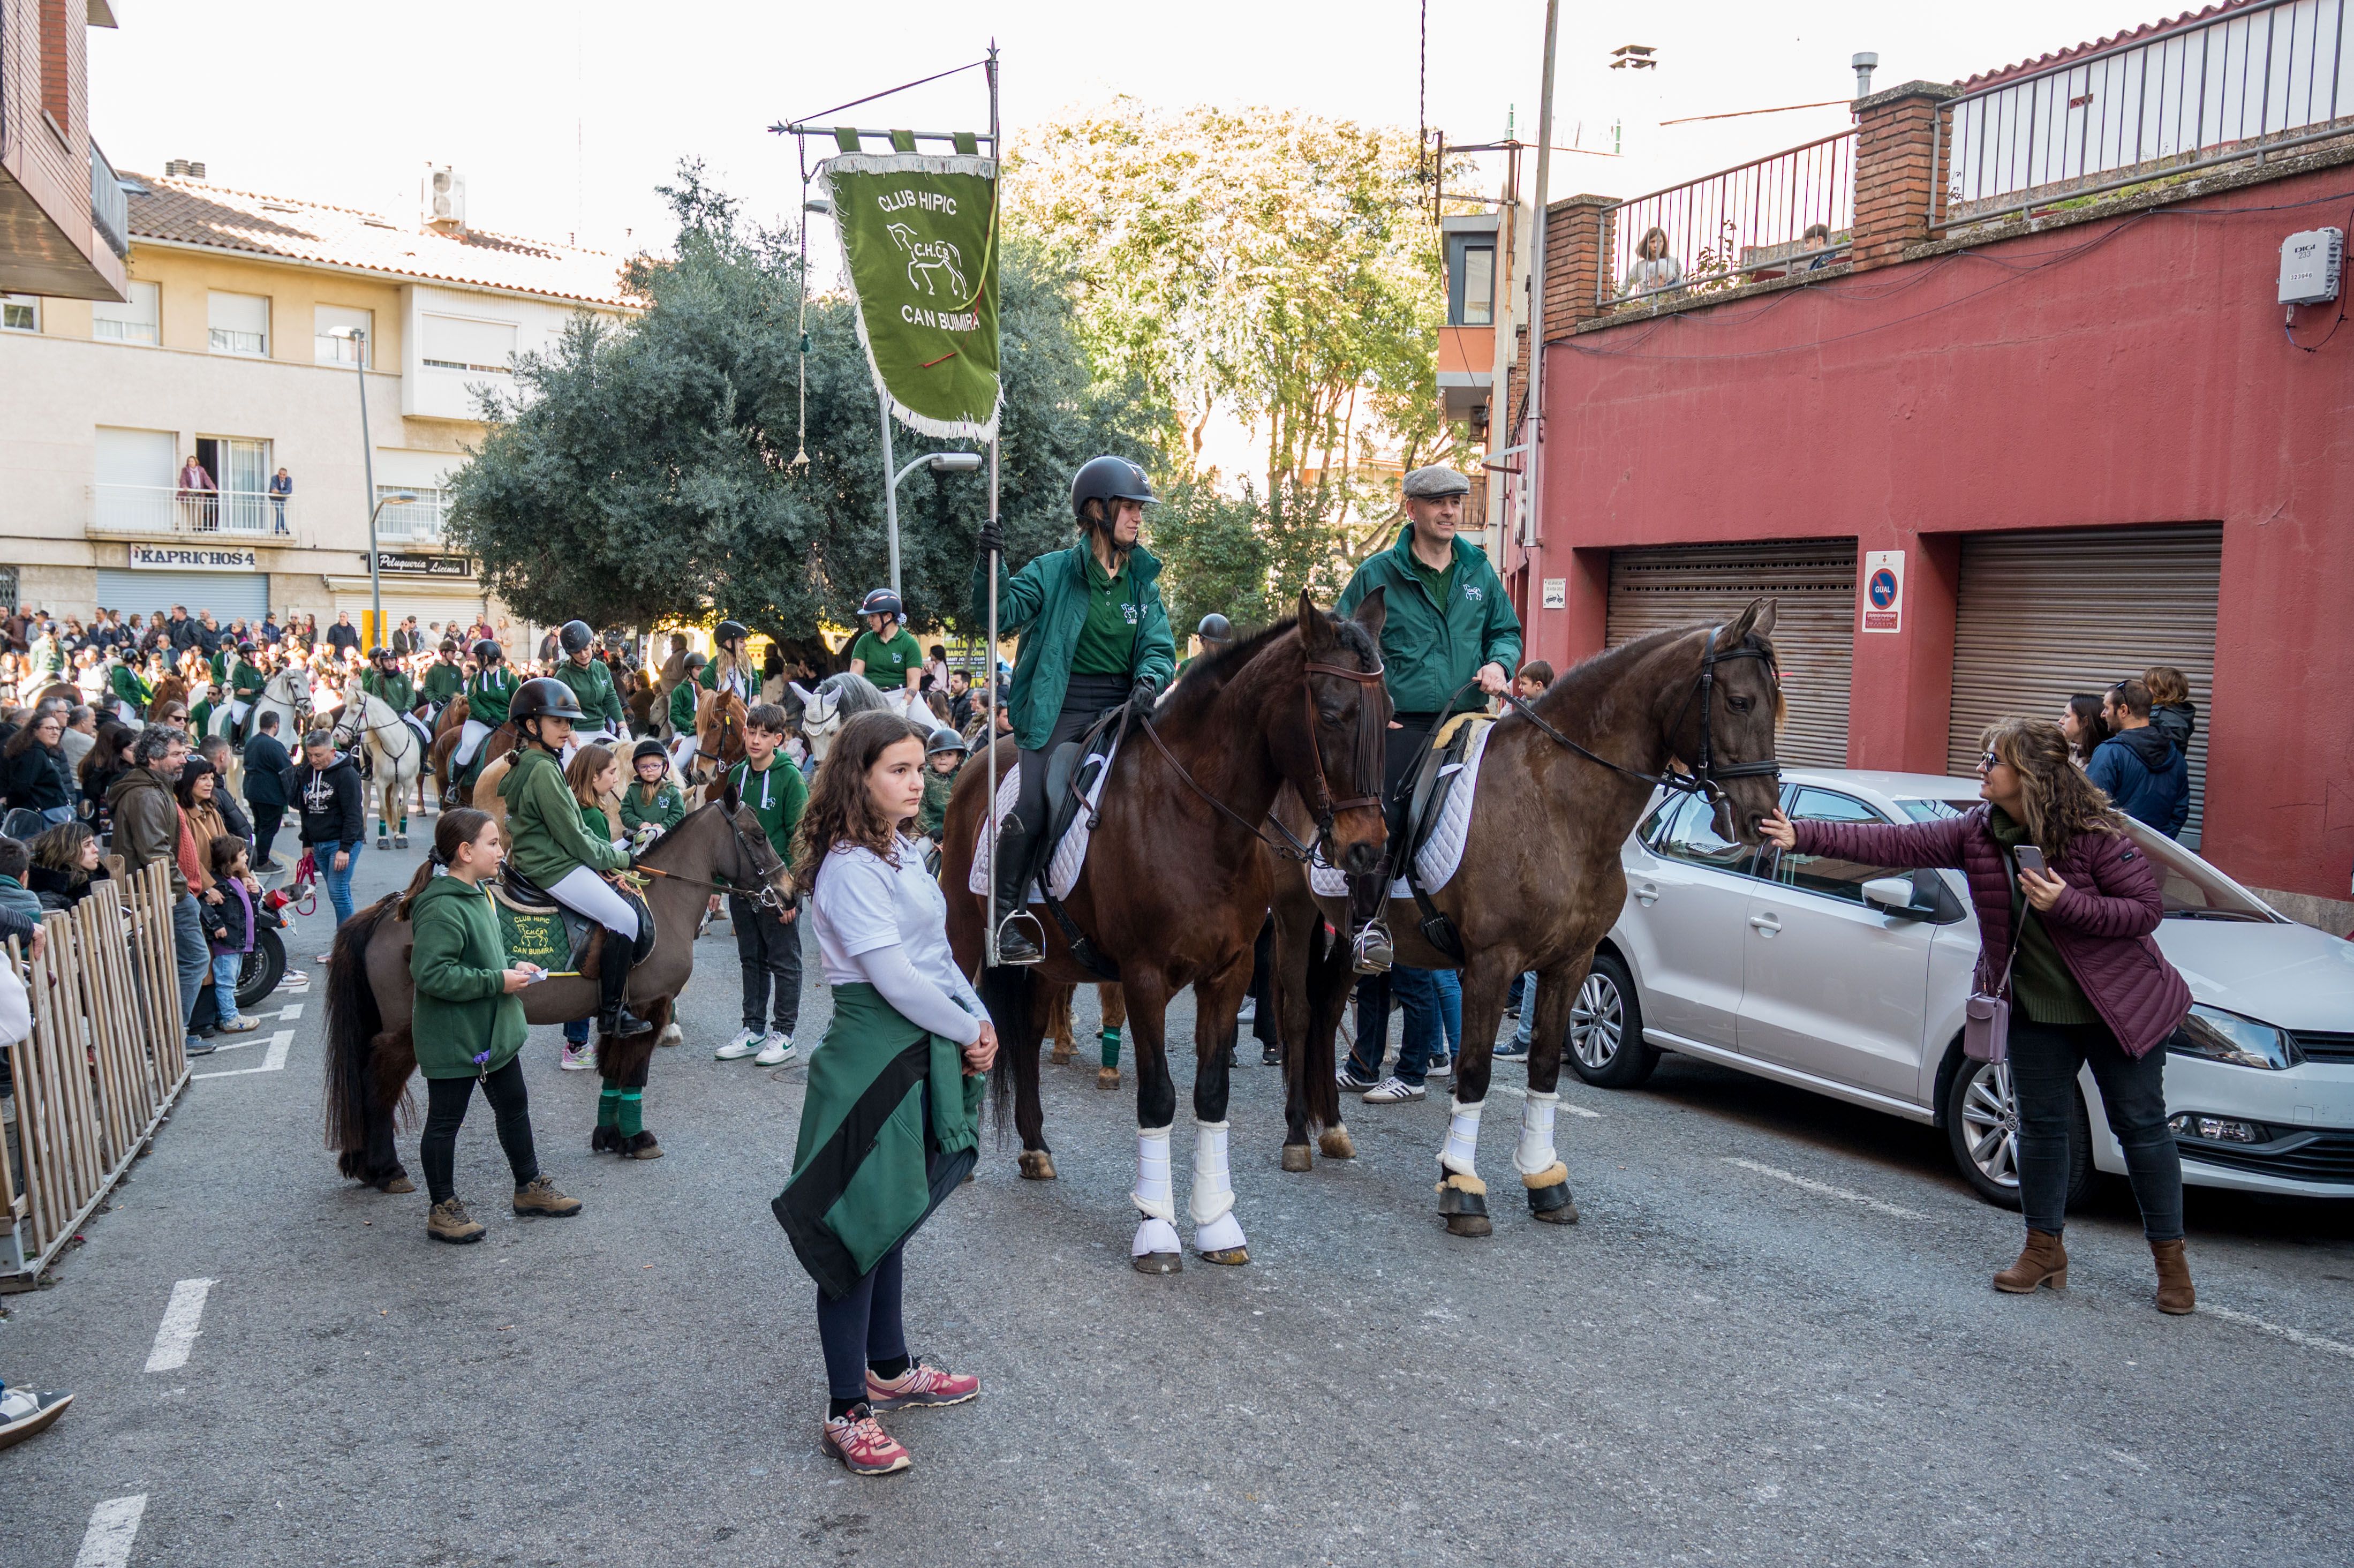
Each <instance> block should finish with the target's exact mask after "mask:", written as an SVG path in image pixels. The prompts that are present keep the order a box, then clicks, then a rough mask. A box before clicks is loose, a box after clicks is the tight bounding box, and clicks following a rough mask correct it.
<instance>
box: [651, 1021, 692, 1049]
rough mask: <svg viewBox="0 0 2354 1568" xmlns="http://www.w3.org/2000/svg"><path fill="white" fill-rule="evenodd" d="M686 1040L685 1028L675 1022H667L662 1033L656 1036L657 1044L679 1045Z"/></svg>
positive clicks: (655, 1041) (655, 1042)
mask: <svg viewBox="0 0 2354 1568" xmlns="http://www.w3.org/2000/svg"><path fill="white" fill-rule="evenodd" d="M685 1040H686V1031H685V1030H684V1029H681V1028H680V1027H679V1026H678V1025H677V1024H675V1023H665V1024H663V1032H662V1033H661V1034H660V1035H658V1036H656V1037H655V1040H654V1044H657V1045H678V1044H684V1043H685Z"/></svg>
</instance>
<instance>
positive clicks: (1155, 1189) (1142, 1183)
mask: <svg viewBox="0 0 2354 1568" xmlns="http://www.w3.org/2000/svg"><path fill="white" fill-rule="evenodd" d="M1174 1192H1175V1189H1173V1188H1172V1186H1171V1185H1170V1181H1169V1129H1168V1128H1165V1127H1148V1128H1140V1129H1138V1132H1137V1134H1136V1191H1135V1192H1131V1193H1129V1197H1130V1198H1132V1199H1134V1200H1135V1202H1136V1210H1137V1213H1140V1214H1144V1215H1146V1216H1148V1217H1149V1218H1151V1219H1155V1220H1159V1221H1160V1222H1161V1224H1164V1225H1167V1226H1168V1227H1170V1230H1169V1240H1170V1243H1171V1246H1170V1250H1171V1251H1174V1250H1175V1243H1176V1240H1177V1230H1176V1226H1177V1200H1176V1198H1175V1196H1174ZM1137 1234H1138V1236H1139V1237H1140V1238H1141V1237H1142V1235H1143V1234H1144V1233H1143V1232H1142V1231H1141V1230H1140V1231H1139V1232H1138V1233H1137ZM1146 1250H1148V1251H1150V1250H1152V1249H1150V1248H1147V1249H1146Z"/></svg>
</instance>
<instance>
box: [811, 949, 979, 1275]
mask: <svg viewBox="0 0 2354 1568" xmlns="http://www.w3.org/2000/svg"><path fill="white" fill-rule="evenodd" d="M809 1061H810V1069H809V1086H808V1089H807V1092H806V1093H805V1094H804V1095H803V1097H802V1099H801V1137H800V1139H799V1141H798V1142H797V1143H796V1144H795V1145H794V1147H793V1176H792V1180H791V1181H790V1182H789V1183H787V1185H786V1187H785V1190H784V1191H783V1192H779V1193H778V1194H777V1198H776V1201H775V1202H773V1203H771V1204H770V1205H769V1208H770V1209H771V1210H772V1211H773V1212H774V1213H775V1214H776V1216H777V1223H778V1224H780V1225H782V1226H784V1227H785V1234H786V1235H787V1236H788V1237H789V1238H790V1240H791V1242H792V1244H793V1252H794V1255H796V1256H798V1257H799V1258H800V1259H801V1266H802V1267H803V1268H805V1269H807V1270H808V1271H809V1276H810V1277H811V1279H814V1280H816V1281H817V1284H818V1287H819V1288H820V1289H821V1290H822V1291H824V1292H825V1294H826V1295H827V1296H828V1297H829V1298H833V1299H836V1300H838V1299H840V1298H842V1297H843V1296H844V1295H846V1294H848V1293H849V1291H850V1290H851V1288H852V1287H854V1286H855V1285H856V1284H857V1283H858V1281H859V1280H860V1279H861V1278H863V1277H864V1276H865V1275H866V1274H867V1273H868V1272H869V1271H870V1270H872V1269H873V1268H874V1266H875V1265H876V1264H877V1263H879V1262H881V1261H882V1259H883V1256H884V1255H885V1254H886V1253H888V1252H889V1251H890V1250H891V1249H892V1248H893V1247H895V1246H896V1245H899V1243H900V1242H901V1241H903V1240H905V1239H906V1238H907V1235H908V1234H910V1233H912V1232H913V1231H914V1230H915V1228H916V1227H917V1225H920V1224H923V1223H924V1220H925V1219H926V1217H927V1216H928V1215H929V1214H930V1213H931V1212H932V1211H933V1210H934V1209H935V1208H938V1206H939V1203H940V1201H941V1200H942V1199H944V1198H946V1197H947V1196H948V1195H949V1193H950V1192H955V1191H956V1190H957V1188H958V1187H959V1186H960V1185H961V1184H962V1183H963V1181H964V1178H965V1173H966V1172H967V1171H970V1170H971V1169H972V1167H973V1164H974V1161H975V1160H976V1159H977V1158H978V1154H977V1150H976V1139H975V1138H974V1127H975V1112H976V1111H977V1110H978V1109H979V1107H980V1105H981V1093H982V1089H983V1086H984V1085H985V1084H986V1083H987V1080H986V1079H984V1078H978V1077H967V1076H965V1074H964V1053H963V1052H962V1051H960V1049H958V1047H957V1045H956V1043H955V1042H954V1041H951V1040H946V1039H943V1038H941V1037H940V1036H939V1035H937V1034H932V1033H926V1032H925V1031H924V1030H921V1029H918V1028H917V1027H916V1026H915V1025H914V1024H912V1023H910V1022H907V1020H906V1019H905V1018H903V1017H901V1016H900V1015H899V1013H898V1012H897V1011H896V1009H894V1008H893V1007H892V1006H891V1004H890V1003H889V1002H887V1001H884V1000H883V996H882V993H881V992H879V991H876V990H875V988H874V987H873V986H871V985H868V984H865V983H864V981H861V982H859V983H857V984H854V985H838V986H835V987H834V988H833V1021H832V1022H831V1023H830V1024H828V1025H827V1026H826V1032H825V1044H823V1046H822V1048H820V1049H819V1051H818V1052H817V1054H815V1055H813V1056H811V1058H810V1059H809ZM927 1085H929V1086H930V1088H931V1116H930V1118H928V1121H927V1118H926V1117H925V1115H924V1099H925V1097H924V1089H925V1086H927Z"/></svg>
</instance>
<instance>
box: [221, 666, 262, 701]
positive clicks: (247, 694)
mask: <svg viewBox="0 0 2354 1568" xmlns="http://www.w3.org/2000/svg"><path fill="white" fill-rule="evenodd" d="M264 684H265V682H264V681H263V679H262V674H261V672H260V671H259V670H257V669H255V668H254V667H253V666H252V665H250V664H249V663H247V662H245V661H244V660H243V659H232V660H230V661H229V666H228V689H229V694H230V695H232V696H234V697H236V698H237V699H238V700H239V702H246V703H249V702H251V701H253V699H254V698H256V697H258V696H260V695H261V688H262V686H263V685H264Z"/></svg>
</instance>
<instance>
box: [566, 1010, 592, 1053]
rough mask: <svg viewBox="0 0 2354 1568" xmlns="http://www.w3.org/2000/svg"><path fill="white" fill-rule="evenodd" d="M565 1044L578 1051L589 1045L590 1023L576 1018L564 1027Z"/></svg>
mask: <svg viewBox="0 0 2354 1568" xmlns="http://www.w3.org/2000/svg"><path fill="white" fill-rule="evenodd" d="M564 1043H565V1044H567V1045H569V1046H571V1047H572V1048H573V1049H574V1050H575V1051H578V1050H579V1049H580V1047H582V1046H583V1045H586V1044H588V1020H587V1019H585V1018H576V1019H574V1020H573V1021H572V1022H569V1023H567V1024H566V1025H565V1026H564Z"/></svg>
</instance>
